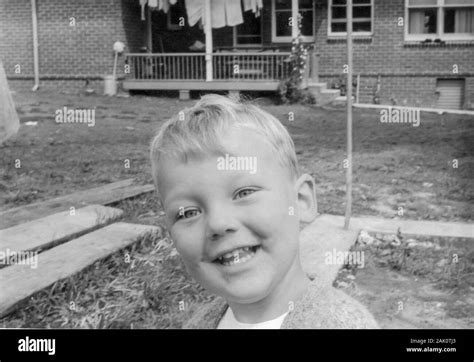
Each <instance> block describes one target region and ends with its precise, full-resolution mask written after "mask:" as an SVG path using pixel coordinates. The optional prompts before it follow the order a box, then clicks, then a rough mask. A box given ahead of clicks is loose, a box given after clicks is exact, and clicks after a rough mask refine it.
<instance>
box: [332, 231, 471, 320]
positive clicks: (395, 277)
mask: <svg viewBox="0 0 474 362" xmlns="http://www.w3.org/2000/svg"><path fill="white" fill-rule="evenodd" d="M351 251H360V252H363V253H364V259H365V265H364V267H363V268H359V267H356V266H351V265H345V266H344V267H343V268H342V269H341V270H340V272H339V274H338V277H337V278H336V280H335V282H334V285H335V286H336V287H338V288H340V289H343V290H344V291H345V292H346V293H348V294H350V295H352V296H353V297H354V298H356V299H358V300H359V301H361V302H362V303H363V304H364V305H366V306H367V308H368V309H369V310H370V311H371V312H372V314H373V315H374V316H375V318H376V319H377V321H378V322H379V324H380V326H381V327H382V328H390V329H399V328H401V329H403V328H440V329H447V328H453V329H455V328H474V320H473V318H472V316H473V315H474V240H473V239H455V238H421V237H418V238H416V239H415V238H406V237H404V236H403V235H374V236H372V235H369V234H367V233H364V232H363V233H361V236H360V237H359V240H358V243H356V245H355V246H354V247H353V248H352V249H351Z"/></svg>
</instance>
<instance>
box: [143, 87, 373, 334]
mask: <svg viewBox="0 0 474 362" xmlns="http://www.w3.org/2000/svg"><path fill="white" fill-rule="evenodd" d="M183 113H184V117H183V114H182V113H181V115H180V117H175V118H172V119H170V120H169V121H168V122H166V123H165V124H164V125H163V126H162V128H161V130H160V132H159V133H158V135H157V136H156V137H155V138H154V140H153V142H152V146H151V160H152V172H153V177H154V181H155V185H156V188H157V192H158V196H159V199H160V201H161V203H162V206H163V208H164V210H165V214H166V218H165V220H166V226H167V228H168V230H169V232H170V234H171V237H172V239H173V242H174V244H175V247H176V249H177V251H178V252H179V254H180V255H181V257H182V259H183V262H184V264H185V266H186V268H187V270H188V272H189V273H190V275H191V276H192V277H193V278H194V279H195V280H196V281H197V282H198V283H200V284H201V285H202V286H203V287H204V288H206V289H207V290H209V291H210V292H211V293H214V294H216V295H217V296H218V298H217V299H215V300H214V302H213V303H211V304H210V305H208V306H206V307H205V308H203V310H201V311H199V312H198V313H197V314H196V315H195V316H193V318H192V319H191V320H190V321H189V322H188V323H186V325H185V327H187V328H377V324H376V322H375V321H374V319H373V317H372V316H371V315H370V313H369V312H368V311H367V310H366V309H365V308H364V307H363V306H362V305H360V304H359V303H358V302H356V301H355V300H353V299H352V298H350V297H349V296H347V295H346V294H344V293H343V292H341V291H339V290H336V289H334V288H333V287H332V286H330V285H320V284H318V283H316V282H313V281H311V280H310V279H309V278H308V277H307V276H306V274H305V272H304V271H303V268H302V266H301V262H300V258H299V230H300V228H299V226H300V222H306V223H309V222H312V221H313V220H314V218H315V217H316V215H317V206H316V196H315V183H314V180H313V179H312V177H311V176H309V175H307V174H303V175H301V176H298V173H299V172H298V164H297V159H296V153H295V149H294V144H293V141H292V140H291V137H290V136H289V134H288V132H287V131H286V129H285V128H284V127H283V125H282V124H281V123H280V122H279V121H278V120H277V119H276V118H275V117H273V116H271V115H270V114H269V113H267V112H265V111H263V110H261V109H260V108H258V107H256V106H254V105H251V104H242V103H240V102H236V101H233V100H231V99H229V98H227V97H223V96H218V95H208V96H205V97H203V98H202V99H201V100H200V101H199V102H198V103H197V104H196V105H195V106H194V107H192V108H190V109H187V110H185V111H184V112H183ZM223 157H224V158H226V159H227V160H229V159H231V158H232V157H234V158H236V159H238V158H246V159H251V160H254V161H255V162H253V163H252V162H249V163H248V164H249V165H250V164H252V165H253V166H252V170H247V169H245V167H238V168H237V167H230V166H229V167H223V166H222V165H223V163H222V158H223ZM225 164H227V165H230V162H227V163H225ZM257 166H258V167H257ZM252 171H254V172H252Z"/></svg>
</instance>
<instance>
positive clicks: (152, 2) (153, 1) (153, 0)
mask: <svg viewBox="0 0 474 362" xmlns="http://www.w3.org/2000/svg"><path fill="white" fill-rule="evenodd" d="M148 7H150V8H157V7H158V0H148Z"/></svg>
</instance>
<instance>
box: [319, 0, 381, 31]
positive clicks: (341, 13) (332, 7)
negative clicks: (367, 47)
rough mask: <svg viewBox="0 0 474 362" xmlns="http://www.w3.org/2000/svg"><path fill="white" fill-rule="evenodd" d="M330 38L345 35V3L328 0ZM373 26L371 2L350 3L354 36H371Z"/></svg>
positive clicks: (370, 0)
mask: <svg viewBox="0 0 474 362" xmlns="http://www.w3.org/2000/svg"><path fill="white" fill-rule="evenodd" d="M328 13H329V14H328V15H329V21H328V24H329V29H328V34H329V35H330V36H338V35H347V1H346V0H330V4H329V12H328ZM372 24H373V0H353V1H352V31H353V33H354V35H371V34H372V26H373V25H372Z"/></svg>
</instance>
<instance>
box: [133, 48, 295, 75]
mask: <svg viewBox="0 0 474 362" xmlns="http://www.w3.org/2000/svg"><path fill="white" fill-rule="evenodd" d="M289 57H290V53H287V52H268V53H264V52H254V53H250V52H242V53H237V52H222V53H213V54H212V55H211V59H212V66H213V74H212V78H213V80H227V81H229V80H230V81H256V82H258V81H277V80H281V79H284V78H285V77H287V76H288V75H289V74H290V62H289ZM125 63H126V65H128V72H126V73H127V77H128V78H129V79H135V80H166V81H172V80H200V81H205V80H206V55H205V54H204V53H159V54H143V53H140V54H126V55H125Z"/></svg>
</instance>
